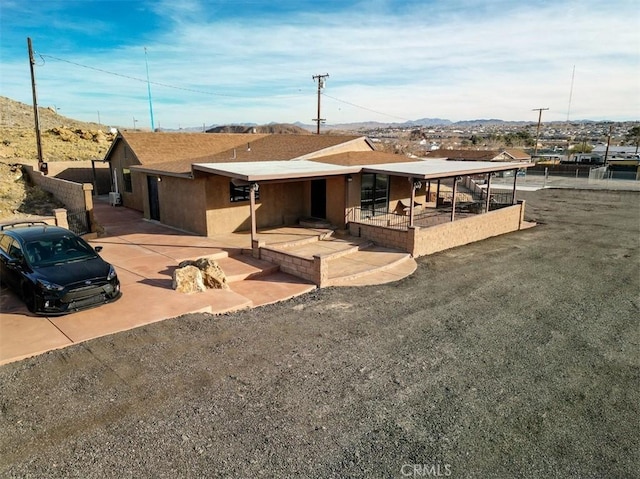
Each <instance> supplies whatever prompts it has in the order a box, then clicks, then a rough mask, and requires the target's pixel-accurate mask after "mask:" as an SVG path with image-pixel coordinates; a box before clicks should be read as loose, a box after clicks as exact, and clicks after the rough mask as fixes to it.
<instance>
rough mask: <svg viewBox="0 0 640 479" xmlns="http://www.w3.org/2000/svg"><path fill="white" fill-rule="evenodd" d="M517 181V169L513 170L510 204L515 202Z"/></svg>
mask: <svg viewBox="0 0 640 479" xmlns="http://www.w3.org/2000/svg"><path fill="white" fill-rule="evenodd" d="M517 181H518V170H513V192H512V194H511V204H512V205H515V204H516V182H517Z"/></svg>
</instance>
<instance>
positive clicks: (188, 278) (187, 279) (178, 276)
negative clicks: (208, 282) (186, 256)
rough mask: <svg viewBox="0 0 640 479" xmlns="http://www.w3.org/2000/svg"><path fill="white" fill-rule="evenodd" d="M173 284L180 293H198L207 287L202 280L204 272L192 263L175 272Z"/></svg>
mask: <svg viewBox="0 0 640 479" xmlns="http://www.w3.org/2000/svg"><path fill="white" fill-rule="evenodd" d="M171 286H172V287H173V289H175V290H176V291H178V292H180V293H197V292H200V291H205V290H206V289H207V287H206V286H205V285H204V282H203V281H202V272H201V271H200V269H198V268H197V267H196V266H192V265H186V266H184V267H182V268H177V269H176V270H175V271H174V272H173V282H172V283H171Z"/></svg>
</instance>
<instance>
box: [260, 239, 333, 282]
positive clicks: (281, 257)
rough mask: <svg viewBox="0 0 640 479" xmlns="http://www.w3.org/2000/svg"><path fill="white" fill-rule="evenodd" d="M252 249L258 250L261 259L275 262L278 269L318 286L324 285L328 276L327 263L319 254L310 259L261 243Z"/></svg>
mask: <svg viewBox="0 0 640 479" xmlns="http://www.w3.org/2000/svg"><path fill="white" fill-rule="evenodd" d="M254 249H256V250H258V251H259V257H260V259H261V260H264V261H268V262H270V263H273V264H277V265H278V266H279V267H280V271H282V272H284V273H288V274H291V275H293V276H297V277H298V278H302V279H306V280H307V281H311V282H312V283H314V284H316V285H317V286H320V287H322V286H324V285H326V282H327V280H328V278H329V270H328V263H327V261H326V260H325V259H323V258H322V257H321V256H320V255H315V256H314V257H313V258H312V259H310V258H305V257H303V256H298V255H295V254H289V253H284V252H282V251H278V250H275V249H271V248H269V247H266V246H264V245H263V244H262V243H258V244H256V248H254Z"/></svg>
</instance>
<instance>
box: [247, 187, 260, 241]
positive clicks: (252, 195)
mask: <svg viewBox="0 0 640 479" xmlns="http://www.w3.org/2000/svg"><path fill="white" fill-rule="evenodd" d="M258 188H259V186H258V183H252V184H251V186H250V188H249V209H250V212H251V244H253V242H254V241H255V240H257V239H258V228H257V227H256V191H258Z"/></svg>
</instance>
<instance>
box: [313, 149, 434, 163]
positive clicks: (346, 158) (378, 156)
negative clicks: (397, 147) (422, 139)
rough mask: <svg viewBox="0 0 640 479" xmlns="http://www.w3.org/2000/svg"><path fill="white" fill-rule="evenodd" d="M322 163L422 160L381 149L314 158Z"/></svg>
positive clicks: (406, 161)
mask: <svg viewBox="0 0 640 479" xmlns="http://www.w3.org/2000/svg"><path fill="white" fill-rule="evenodd" d="M315 159H316V160H317V161H321V162H323V163H330V164H333V165H342V166H353V165H377V164H382V163H408V162H411V161H422V160H420V159H417V158H415V159H414V158H409V157H407V156H404V155H397V154H395V153H384V152H382V151H348V152H343V153H337V154H334V155H327V156H321V157H318V158H315Z"/></svg>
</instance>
